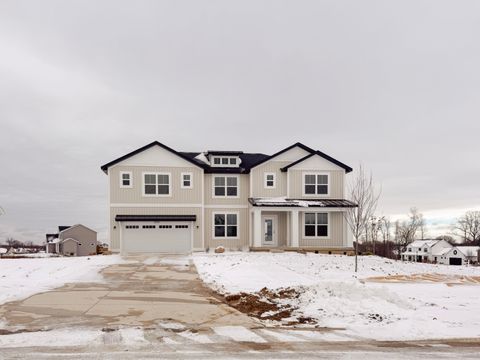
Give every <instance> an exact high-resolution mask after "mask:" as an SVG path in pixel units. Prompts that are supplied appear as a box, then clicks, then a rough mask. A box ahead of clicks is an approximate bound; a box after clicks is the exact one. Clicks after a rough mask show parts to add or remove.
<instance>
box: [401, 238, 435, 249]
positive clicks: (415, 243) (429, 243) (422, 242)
mask: <svg viewBox="0 0 480 360" xmlns="http://www.w3.org/2000/svg"><path fill="white" fill-rule="evenodd" d="M439 241H442V240H435V239H432V240H415V241H413V242H412V243H410V244H409V245H408V246H415V247H422V246H424V245H427V246H428V247H432V246H433V245H435V244H436V243H438V242H439Z"/></svg>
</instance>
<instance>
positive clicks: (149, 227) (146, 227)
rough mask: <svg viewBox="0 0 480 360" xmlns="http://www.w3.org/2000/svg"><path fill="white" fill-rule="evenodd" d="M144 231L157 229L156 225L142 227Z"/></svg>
mask: <svg viewBox="0 0 480 360" xmlns="http://www.w3.org/2000/svg"><path fill="white" fill-rule="evenodd" d="M142 229H155V225H142Z"/></svg>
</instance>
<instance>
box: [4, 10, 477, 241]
mask: <svg viewBox="0 0 480 360" xmlns="http://www.w3.org/2000/svg"><path fill="white" fill-rule="evenodd" d="M479 39H480V1H473V0H472V1H439V0H432V1H419V0H415V1H407V0H402V1H358V0H354V1H339V0H334V1H319V0H317V1H298V0H295V1H258V0H256V1H224V0H222V1H198V0H197V1H128V2H126V1H118V0H115V1H86V0H82V1H41V2H40V1H20V0H12V1H7V0H1V1H0V125H1V127H0V151H1V157H0V187H1V190H0V206H2V207H3V208H4V209H5V211H6V215H4V216H0V242H1V241H2V240H3V239H4V238H6V237H7V236H13V237H16V238H18V239H21V240H34V241H42V240H43V238H44V233H45V232H47V231H52V230H54V229H55V227H56V226H57V225H65V224H67V225H68V224H74V223H79V222H81V223H85V224H86V225H88V226H90V227H92V228H95V229H97V230H98V231H100V237H103V238H104V237H105V231H106V227H107V193H106V188H107V185H106V183H107V177H106V175H105V174H103V173H102V172H101V171H100V165H102V164H104V163H106V162H109V161H110V160H113V159H115V158H117V157H119V156H121V155H124V154H125V153H126V152H129V151H132V150H134V149H136V148H138V147H140V146H143V145H145V144H147V143H149V142H151V141H153V140H158V141H160V142H163V143H165V144H167V145H169V146H171V147H173V148H175V149H178V150H184V151H197V150H206V149H232V150H243V151H251V152H264V153H273V152H275V151H278V150H280V149H282V148H283V147H286V146H288V145H290V144H291V143H293V142H295V141H301V142H303V143H305V144H306V145H308V146H311V147H314V148H317V149H319V150H322V151H324V152H326V153H327V154H329V155H331V156H333V157H335V158H337V159H339V160H340V161H342V162H345V163H347V164H349V165H350V166H352V167H354V168H355V167H357V166H358V164H359V162H362V163H363V164H364V165H365V166H366V167H367V168H368V169H369V170H371V171H372V172H373V174H374V177H375V179H376V181H377V182H378V183H379V184H381V186H382V189H383V193H382V199H381V204H380V209H379V211H380V212H382V213H384V214H391V215H396V214H402V213H406V212H407V211H408V209H409V207H411V206H417V207H418V208H419V209H420V210H421V211H424V212H425V213H426V214H427V215H428V216H429V219H430V222H431V223H432V224H433V225H435V226H436V227H437V230H435V231H439V230H438V229H440V228H441V227H442V226H446V225H445V224H446V223H448V221H449V219H450V218H452V217H454V216H457V215H458V214H459V213H461V212H462V211H464V210H465V209H473V208H479V207H480V191H479V181H480V167H479V164H478V160H479V145H478V141H479V133H480V131H479V130H480V123H479V115H480V109H479V107H480V65H479V64H480V41H479ZM432 229H433V228H432Z"/></svg>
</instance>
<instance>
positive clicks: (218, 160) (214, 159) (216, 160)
mask: <svg viewBox="0 0 480 360" xmlns="http://www.w3.org/2000/svg"><path fill="white" fill-rule="evenodd" d="M213 164H214V165H220V158H219V157H214V158H213Z"/></svg>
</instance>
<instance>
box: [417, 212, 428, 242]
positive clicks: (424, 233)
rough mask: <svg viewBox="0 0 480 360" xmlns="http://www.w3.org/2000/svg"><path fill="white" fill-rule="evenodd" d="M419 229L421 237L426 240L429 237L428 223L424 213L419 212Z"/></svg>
mask: <svg viewBox="0 0 480 360" xmlns="http://www.w3.org/2000/svg"><path fill="white" fill-rule="evenodd" d="M418 230H419V231H420V239H421V240H425V239H426V238H427V223H426V221H425V218H424V217H423V214H422V213H419V214H418Z"/></svg>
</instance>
